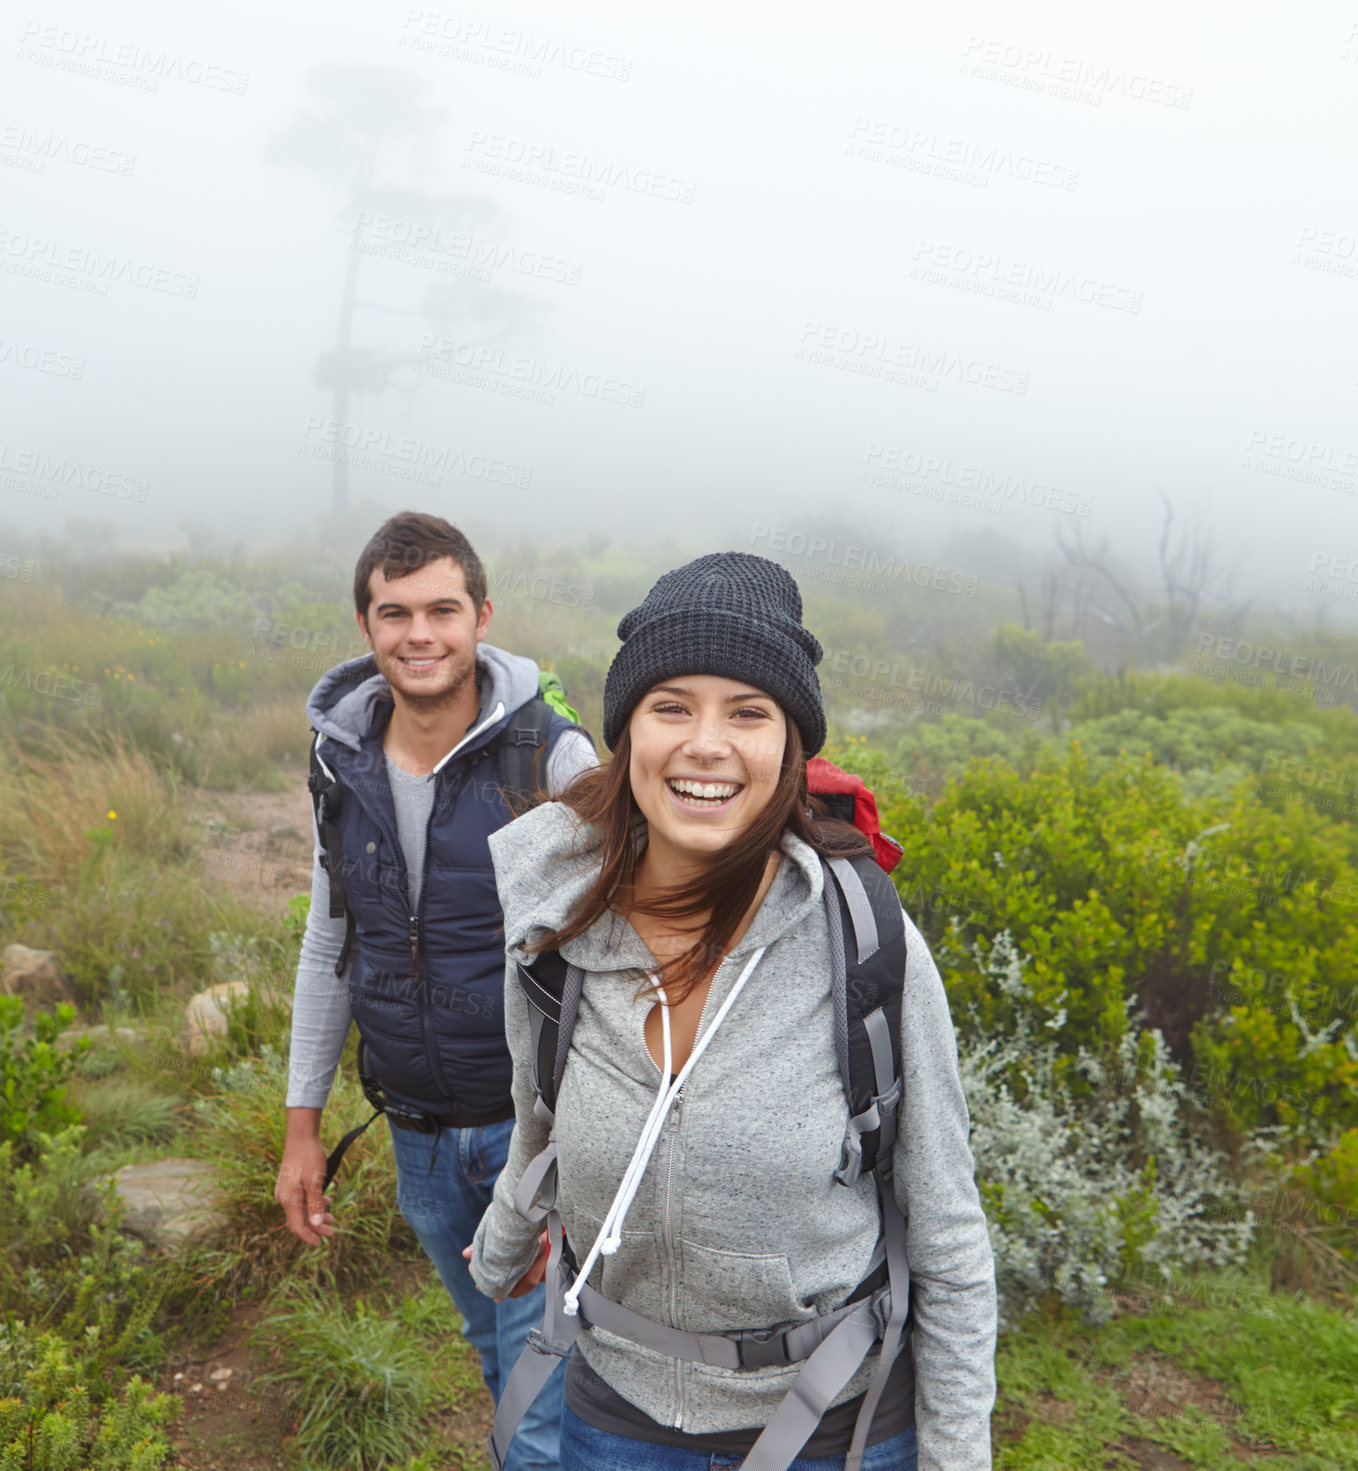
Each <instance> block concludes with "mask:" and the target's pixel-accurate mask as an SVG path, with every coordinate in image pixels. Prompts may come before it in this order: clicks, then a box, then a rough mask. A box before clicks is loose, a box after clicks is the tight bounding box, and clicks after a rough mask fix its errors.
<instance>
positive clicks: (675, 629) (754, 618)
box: [604, 552, 825, 756]
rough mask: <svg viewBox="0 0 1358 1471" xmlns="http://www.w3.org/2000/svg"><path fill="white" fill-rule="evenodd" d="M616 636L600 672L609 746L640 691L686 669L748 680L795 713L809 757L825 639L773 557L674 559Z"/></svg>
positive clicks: (819, 713) (819, 712)
mask: <svg viewBox="0 0 1358 1471" xmlns="http://www.w3.org/2000/svg"><path fill="white" fill-rule="evenodd" d="M618 637H619V638H620V639H622V641H623V645H622V648H620V649H619V650H618V652H617V655H616V657H615V658H614V660H613V662H612V664H610V665H609V668H608V677H607V679H606V680H605V681H604V740H605V742H606V743H607V745H608V748H609V750H612V749H614V747H616V745H617V744H618V738H619V736H621V735H622V732H623V730H624V728H625V727H626V725H627V719H628V717H629V716H630V715H631V713H632V711H633V709H634V708H635V706H636V703H637V701H638V700H640V699H641V697H642V696H643V695H644V694H645V693H646V691H647V690H648V689H650V688H651V686H652V685H656V684H659V683H660V681H661V680H662V679H673V678H675V677H676V676H678V675H682V674H719V675H722V676H723V677H725V678H726V679H741V680H747V681H748V682H749V684H750V687H751V688H752V689H757V690H763V691H764V693H765V694H767V695H770V696H771V697H772V698H773V699H775V700H777V702H778V703H779V704H780V705H781V706H782V707H783V709H784V711H785V712H786V713H787V716H788V718H789V719H790V720H794V721H796V723H797V728H798V729H799V730H800V731H801V735H802V745H803V747H804V748H805V752H806V754H807V755H808V756H814V755H815V754H816V752H817V751H819V750H820V748H821V747H822V746H823V745H824V744H825V707H824V706H823V704H822V703H821V694H820V681H819V680H817V678H816V670H815V666H816V665H817V664H818V663H819V662H820V658H821V652H822V651H821V646H820V644H819V643H818V642H817V641H816V639H815V638H814V637H813V636H812V635H811V634H810V633H808V632H807V630H806V629H805V628H804V627H803V626H802V595H801V593H800V592H799V591H798V590H797V584H796V583H795V582H794V581H793V580H792V576H791V574H790V573H789V572H788V571H787V570H786V569H785V568H783V567H780V566H779V565H778V564H777V562H770V561H769V560H768V559H767V558H766V557H756V556H753V555H752V554H751V553H749V552H713V553H711V555H709V556H706V557H699V558H698V560H697V561H696V562H690V563H689V564H688V565H687V566H685V567H677V568H676V569H675V570H674V571H673V572H667V573H665V575H664V576H663V577H662V578H661V579H660V581H659V582H657V583H656V585H655V586H654V587H653V588H652V589H651V590H650V592H648V593H647V594H646V599H645V601H644V602H643V603H642V604H641V606H640V607H637V608H633V609H632V611H631V612H630V613H628V614H627V615H626V617H625V618H624V619H623V620H622V622H621V623H619V624H618Z"/></svg>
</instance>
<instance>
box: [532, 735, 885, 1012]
mask: <svg viewBox="0 0 1358 1471" xmlns="http://www.w3.org/2000/svg"><path fill="white" fill-rule="evenodd" d="M802 749H803V748H802V738H801V732H800V731H799V730H798V728H797V726H796V725H795V723H794V722H793V721H792V720H788V722H787V738H786V740H785V742H784V745H783V759H782V765H781V767H780V769H779V773H778V783H777V785H776V786H775V787H774V789H773V795H772V796H771V797H770V798H769V800H768V802H767V803H765V805H764V807H763V809H762V810H761V811H760V812H759V813H758V815H757V816H756V817H755V819H754V821H753V822H751V823H750V825H749V826H748V827H747V828H746V829H745V830H744V832H742V833H741V834H740V835H739V837H737V838H736V839H735V840H734V841H733V842H732V843H730V844H728V845H727V846H726V847H725V848H723V849H722V850H721V851H720V852H718V853H714V854H713V855H712V859H711V862H710V863H709V864H708V865H707V867H706V869H705V870H704V871H703V873H702V874H701V875H700V876H699V877H698V878H696V879H694V880H693V881H692V882H691V883H688V884H684V885H682V886H680V887H678V888H675V889H672V890H671V891H670V892H669V893H667V894H666V895H664V896H663V897H662V898H659V899H656V900H653V901H651V902H649V903H647V904H646V905H644V906H640V905H639V906H637V907H638V909H639V910H640V912H641V913H644V914H649V915H654V916H656V917H657V918H661V919H667V920H671V921H683V920H686V919H688V920H693V919H697V918H699V917H700V916H702V915H706V916H707V923H706V924H705V925H704V926H703V928H702V930H701V933H699V935H698V937H697V939H696V940H695V941H694V942H693V944H692V945H691V946H690V947H689V948H688V949H687V950H686V951H684V952H683V953H682V954H681V955H678V956H676V957H675V958H674V959H672V960H670V961H668V962H666V963H665V965H664V967H663V970H662V974H661V980H662V982H663V984H664V987H665V995H666V998H667V1000H668V1001H669V1003H670V1004H671V1005H673V1004H674V1003H675V1002H678V1001H682V1000H683V999H684V997H685V996H687V995H688V994H689V992H690V991H692V990H693V988H694V987H695V986H697V985H698V984H699V983H700V982H701V981H702V980H703V979H704V978H705V977H706V976H707V975H708V974H709V973H710V972H711V971H713V970H714V969H715V968H716V966H717V963H718V962H719V961H720V960H721V958H722V957H723V956H724V955H725V953H726V950H727V948H728V946H729V945H730V942H731V937H732V935H734V934H735V932H736V927H737V926H738V925H739V924H740V921H741V920H742V919H743V918H744V915H745V911H746V910H747V909H749V907H750V905H751V904H753V903H754V898H755V895H756V894H757V893H758V892H759V885H760V884H761V883H762V882H763V879H764V869H765V865H766V864H767V862H768V857H769V854H770V853H776V852H779V851H780V849H781V844H782V837H783V834H784V833H785V832H792V833H795V834H796V836H797V837H799V838H800V839H801V840H802V841H803V842H804V843H807V844H809V846H810V847H812V848H814V849H815V850H816V852H817V853H821V854H824V855H825V856H827V857H833V856H836V855H840V854H843V855H849V854H852V853H861V852H865V851H867V852H870V851H871V845H870V844H869V842H868V840H867V839H866V838H865V837H864V836H863V834H862V833H860V832H859V831H858V829H857V828H854V827H851V826H850V825H849V824H848V823H844V822H837V821H835V820H834V819H832V818H830V817H827V816H826V815H825V809H824V808H823V807H822V806H821V804H820V803H819V802H818V801H817V800H816V799H815V798H814V797H813V798H811V799H810V802H809V803H808V798H807V790H806V761H805V759H804V757H803V755H802ZM631 757H632V742H631V736H630V732H629V731H628V730H627V729H625V728H624V730H623V733H622V736H621V737H620V739H619V741H618V745H617V749H616V750H615V751H614V753H613V758H612V760H611V761H609V762H608V763H607V764H606V765H603V766H596V767H592V768H590V770H588V771H584V772H582V773H581V774H580V775H579V776H577V777H576V778H575V780H574V781H573V782H572V783H571V784H570V786H569V787H568V788H567V789H566V791H564V792H563V793H562V794H561V795H560V796H559V797H558V798H557V800H558V801H560V802H563V803H564V804H565V805H566V806H567V807H569V808H571V810H572V811H573V812H574V813H575V814H576V816H577V817H578V818H579V819H580V820H581V822H582V823H585V824H588V826H589V827H591V828H593V830H594V841H596V842H597V843H598V845H599V855H600V859H601V861H600V866H599V875H598V877H597V878H596V879H595V881H594V883H593V885H592V886H591V888H590V890H589V892H588V893H587V894H586V895H585V897H584V898H583V899H582V900H581V902H580V904H579V905H578V907H577V908H576V910H575V912H574V913H573V914H572V916H571V918H570V920H569V922H568V923H567V924H565V925H564V926H563V927H562V928H561V929H559V930H555V931H553V932H552V933H551V934H549V935H548V936H547V937H546V938H545V939H544V940H542V941H541V942H540V943H539V944H536V945H534V946H533V947H532V948H533V949H534V950H535V951H542V950H555V949H557V948H558V947H559V946H561V945H564V944H565V943H566V941H567V940H573V939H574V938H575V937H576V936H577V935H582V934H584V932H585V931H586V930H587V929H589V928H590V926H591V925H593V924H595V923H596V922H597V921H598V920H600V919H601V918H603V916H604V915H605V914H607V913H608V911H609V908H610V907H611V904H612V901H613V897H614V895H615V894H617V893H618V892H619V891H621V892H622V893H630V892H631V890H632V887H633V881H634V879H635V876H636V870H637V864H638V862H639V861H640V858H641V854H642V848H641V845H640V844H639V842H638V840H637V823H638V819H640V818H641V816H642V813H641V809H640V808H639V807H638V806H637V803H636V798H635V797H633V795H632V783H631V781H630V779H629V772H630V768H631Z"/></svg>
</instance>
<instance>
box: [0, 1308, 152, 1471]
mask: <svg viewBox="0 0 1358 1471" xmlns="http://www.w3.org/2000/svg"><path fill="white" fill-rule="evenodd" d="M0 1394H2V1395H3V1396H4V1397H3V1398H0V1471H83V1468H86V1467H89V1468H92V1471H157V1468H159V1467H161V1466H164V1465H166V1464H167V1462H168V1460H169V1458H170V1456H171V1454H172V1447H171V1445H170V1443H169V1440H168V1439H167V1438H166V1435H165V1430H166V1429H167V1428H168V1427H169V1426H170V1425H172V1424H174V1422H175V1420H176V1419H177V1417H178V1415H179V1410H180V1405H179V1401H178V1400H177V1399H176V1398H175V1397H174V1395H172V1394H156V1393H155V1392H154V1391H153V1390H152V1388H151V1387H150V1385H148V1384H146V1383H145V1382H144V1381H143V1380H142V1379H141V1378H139V1377H137V1376H135V1375H134V1376H133V1377H132V1379H130V1380H129V1381H128V1383H127V1385H126V1386H125V1387H124V1388H123V1389H122V1391H121V1392H120V1393H119V1394H118V1395H117V1396H116V1397H114V1398H112V1399H110V1400H109V1401H108V1402H107V1403H105V1404H104V1405H103V1407H102V1412H101V1413H98V1414H96V1412H95V1409H94V1401H93V1399H92V1396H91V1390H90V1386H89V1384H88V1383H87V1381H86V1376H85V1373H84V1371H83V1369H82V1367H81V1365H80V1363H79V1361H78V1359H77V1358H76V1357H75V1356H74V1355H73V1352H72V1350H71V1348H70V1347H69V1346H68V1345H67V1344H65V1343H63V1342H62V1340H61V1338H59V1337H58V1336H57V1335H56V1334H55V1333H51V1332H45V1333H42V1334H40V1335H35V1334H34V1333H33V1332H32V1331H31V1330H29V1329H28V1328H26V1327H25V1325H24V1324H23V1322H22V1321H10V1322H7V1323H5V1324H3V1325H0Z"/></svg>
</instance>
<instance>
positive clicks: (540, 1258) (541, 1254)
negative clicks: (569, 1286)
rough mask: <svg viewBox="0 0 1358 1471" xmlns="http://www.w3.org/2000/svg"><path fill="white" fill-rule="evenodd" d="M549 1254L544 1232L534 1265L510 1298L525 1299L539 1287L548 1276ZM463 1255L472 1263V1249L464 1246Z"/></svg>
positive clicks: (499, 1300)
mask: <svg viewBox="0 0 1358 1471" xmlns="http://www.w3.org/2000/svg"><path fill="white" fill-rule="evenodd" d="M547 1252H548V1246H547V1233H546V1232H545V1231H544V1232H543V1233H542V1235H541V1236H540V1237H539V1238H538V1254H537V1256H535V1257H534V1258H533V1265H532V1266H531V1267H529V1269H528V1270H527V1271H526V1272H525V1273H524V1274H523V1276H522V1277H520V1278H519V1280H518V1281H517V1282H516V1283H515V1284H514V1285H513V1287H511V1288H510V1289H509V1295H510V1297H523V1296H524V1295H525V1294H526V1293H529V1292H532V1290H533V1289H534V1288H535V1287H536V1286H537V1285H538V1283H539V1282H541V1281H542V1279H543V1278H544V1277H545V1276H546V1275H547ZM462 1255H463V1256H464V1257H466V1258H467V1260H468V1261H471V1259H472V1249H471V1247H470V1246H464V1247H463V1248H462ZM495 1301H496V1302H503V1301H504V1298H502V1297H497V1298H496V1299H495Z"/></svg>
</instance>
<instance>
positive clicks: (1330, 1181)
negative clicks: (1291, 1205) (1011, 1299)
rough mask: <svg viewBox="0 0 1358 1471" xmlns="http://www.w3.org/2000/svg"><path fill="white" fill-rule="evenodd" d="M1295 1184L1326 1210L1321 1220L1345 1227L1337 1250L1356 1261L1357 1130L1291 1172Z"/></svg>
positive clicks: (1357, 1240)
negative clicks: (1345, 1238) (1345, 1235)
mask: <svg viewBox="0 0 1358 1471" xmlns="http://www.w3.org/2000/svg"><path fill="white" fill-rule="evenodd" d="M1293 1178H1294V1179H1295V1181H1296V1183H1297V1184H1298V1185H1300V1186H1301V1187H1302V1188H1303V1189H1304V1190H1306V1191H1307V1192H1308V1193H1309V1194H1310V1195H1311V1197H1312V1198H1313V1199H1314V1200H1315V1201H1317V1202H1318V1203H1319V1204H1320V1205H1321V1206H1322V1207H1324V1208H1325V1210H1324V1211H1323V1212H1322V1213H1321V1215H1322V1219H1327V1218H1328V1220H1330V1221H1334V1222H1337V1223H1342V1224H1343V1225H1345V1226H1347V1227H1348V1238H1347V1240H1343V1241H1341V1244H1340V1246H1339V1248H1338V1250H1339V1251H1340V1253H1341V1254H1342V1255H1344V1256H1346V1257H1347V1258H1348V1259H1349V1260H1350V1261H1355V1260H1358V1129H1350V1130H1348V1132H1347V1133H1345V1134H1344V1135H1342V1136H1341V1137H1340V1139H1339V1141H1338V1143H1337V1144H1336V1145H1335V1146H1334V1148H1333V1149H1331V1150H1329V1151H1328V1152H1327V1153H1324V1154H1320V1155H1318V1156H1317V1157H1315V1158H1313V1159H1311V1160H1308V1161H1307V1163H1306V1164H1304V1165H1299V1166H1298V1167H1297V1169H1296V1170H1295V1171H1294V1174H1293Z"/></svg>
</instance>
